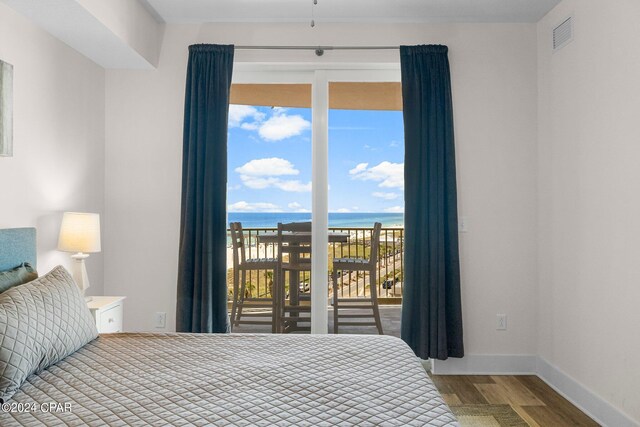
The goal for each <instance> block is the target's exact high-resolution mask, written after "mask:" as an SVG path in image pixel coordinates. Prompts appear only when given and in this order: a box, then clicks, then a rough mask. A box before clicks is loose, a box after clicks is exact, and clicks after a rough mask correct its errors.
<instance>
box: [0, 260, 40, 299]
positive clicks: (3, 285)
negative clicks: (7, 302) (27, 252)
mask: <svg viewBox="0 0 640 427" xmlns="http://www.w3.org/2000/svg"><path fill="white" fill-rule="evenodd" d="M37 278H38V273H37V272H36V271H35V270H34V269H33V267H31V264H29V263H28V262H23V263H22V264H20V265H19V266H18V267H16V268H14V269H12V270H5V271H0V293H2V292H4V291H6V290H7V289H10V288H13V287H14V286H18V285H22V284H23V283H27V282H30V281H32V280H35V279H37Z"/></svg>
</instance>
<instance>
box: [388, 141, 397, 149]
mask: <svg viewBox="0 0 640 427" xmlns="http://www.w3.org/2000/svg"><path fill="white" fill-rule="evenodd" d="M399 146H400V143H399V142H398V141H391V143H390V144H389V147H391V148H394V147H399Z"/></svg>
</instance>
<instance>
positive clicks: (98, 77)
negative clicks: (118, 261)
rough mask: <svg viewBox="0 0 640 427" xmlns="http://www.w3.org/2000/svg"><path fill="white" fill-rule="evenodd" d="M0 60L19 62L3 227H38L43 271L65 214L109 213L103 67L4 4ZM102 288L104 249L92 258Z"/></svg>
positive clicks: (3, 184)
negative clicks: (105, 170) (107, 202)
mask: <svg viewBox="0 0 640 427" xmlns="http://www.w3.org/2000/svg"><path fill="white" fill-rule="evenodd" d="M0 59H2V60H3V61H5V62H8V63H10V64H13V66H14V156H13V157H0V200H2V202H1V203H2V204H1V205H0V228H10V227H25V226H27V227H37V228H38V271H39V273H41V274H44V273H46V272H47V271H49V270H50V269H51V268H52V267H54V266H55V265H57V264H63V265H65V266H67V267H69V266H70V261H71V260H70V258H69V256H68V254H65V253H62V252H58V251H56V245H57V239H58V231H59V226H60V220H61V218H62V214H61V213H62V212H63V211H68V210H76V211H90V212H98V213H102V212H103V211H104V209H103V208H104V160H103V154H104V132H105V129H104V120H105V119H104V115H105V109H104V102H105V97H104V84H105V73H104V70H103V69H102V68H100V67H98V66H97V65H95V64H94V63H93V62H91V61H89V60H88V59H86V58H85V57H84V56H82V55H80V54H79V53H77V52H76V51H74V50H72V49H71V48H69V47H67V46H66V45H64V44H63V43H61V42H59V41H58V40H56V39H55V38H53V37H52V36H50V35H49V34H47V33H46V32H44V31H43V30H41V29H39V28H38V27H36V26H35V25H34V24H32V23H31V22H29V21H27V20H26V19H25V18H23V17H22V16H21V15H19V14H18V13H16V12H15V11H13V10H12V9H10V8H9V7H7V6H5V5H4V4H2V3H0ZM87 269H88V272H89V275H90V279H91V284H92V287H91V288H90V289H89V291H88V293H89V294H101V293H102V292H103V286H102V285H103V284H102V279H103V259H102V254H94V255H92V256H91V257H90V258H89V259H88V261H87Z"/></svg>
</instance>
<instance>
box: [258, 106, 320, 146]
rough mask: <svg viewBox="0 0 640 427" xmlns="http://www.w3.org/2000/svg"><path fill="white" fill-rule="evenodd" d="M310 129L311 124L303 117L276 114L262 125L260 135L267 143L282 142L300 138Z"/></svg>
mask: <svg viewBox="0 0 640 427" xmlns="http://www.w3.org/2000/svg"><path fill="white" fill-rule="evenodd" d="M310 128H311V123H310V122H309V121H308V120H305V119H304V118H303V117H302V116H299V115H297V114H295V115H292V116H290V115H287V114H286V113H284V112H275V113H274V115H273V116H272V117H270V118H269V119H268V120H267V121H265V122H263V123H261V124H260V127H259V128H258V135H260V137H261V138H262V139H264V140H266V141H280V140H282V139H287V138H291V137H292V136H298V135H300V134H302V132H304V131H305V130H308V129H310Z"/></svg>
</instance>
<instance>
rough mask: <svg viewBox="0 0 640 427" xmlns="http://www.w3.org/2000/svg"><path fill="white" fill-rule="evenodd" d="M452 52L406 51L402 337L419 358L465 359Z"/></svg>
mask: <svg viewBox="0 0 640 427" xmlns="http://www.w3.org/2000/svg"><path fill="white" fill-rule="evenodd" d="M447 52H448V49H447V47H446V46H401V47H400V63H401V69H402V99H403V110H404V113H403V114H404V132H405V163H404V179H405V229H406V234H405V236H406V237H405V273H404V290H403V299H402V323H401V329H402V339H403V340H404V341H406V342H407V344H409V346H410V347H411V348H412V349H413V351H414V352H415V353H416V355H418V356H419V357H421V358H423V359H426V358H436V359H440V360H444V359H447V358H448V357H462V356H464V347H463V343H462V308H461V301H460V259H459V254H458V209H457V195H456V159H455V150H454V138H453V105H452V102H451V76H450V72H449V59H448V54H447Z"/></svg>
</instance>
